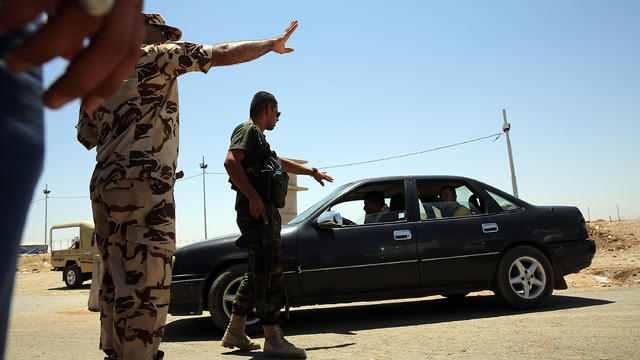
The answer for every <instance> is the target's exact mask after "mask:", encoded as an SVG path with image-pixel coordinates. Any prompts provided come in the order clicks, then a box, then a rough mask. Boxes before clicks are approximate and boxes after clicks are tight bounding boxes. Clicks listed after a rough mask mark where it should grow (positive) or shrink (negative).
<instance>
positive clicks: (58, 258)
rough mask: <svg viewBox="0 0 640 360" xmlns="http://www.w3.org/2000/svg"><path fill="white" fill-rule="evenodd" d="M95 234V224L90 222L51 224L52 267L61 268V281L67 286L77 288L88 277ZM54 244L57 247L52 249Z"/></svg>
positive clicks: (89, 275)
mask: <svg viewBox="0 0 640 360" xmlns="http://www.w3.org/2000/svg"><path fill="white" fill-rule="evenodd" d="M54 231H55V232H54ZM95 237H96V236H95V231H94V225H93V222H90V221H81V222H74V223H66V224H57V225H53V226H51V230H50V232H49V248H50V249H51V267H52V268H53V270H57V271H62V281H64V283H65V284H67V287H69V288H79V287H80V286H82V283H83V282H84V281H85V280H89V279H91V274H92V272H93V257H94V256H95V255H97V254H98V249H97V248H96V239H95ZM54 245H57V247H58V248H59V250H54ZM60 248H61V249H60Z"/></svg>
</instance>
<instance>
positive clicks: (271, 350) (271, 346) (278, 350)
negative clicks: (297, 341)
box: [262, 325, 307, 359]
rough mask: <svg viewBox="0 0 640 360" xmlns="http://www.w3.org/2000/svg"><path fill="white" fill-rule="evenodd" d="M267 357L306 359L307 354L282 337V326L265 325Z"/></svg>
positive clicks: (265, 351) (263, 327)
mask: <svg viewBox="0 0 640 360" xmlns="http://www.w3.org/2000/svg"><path fill="white" fill-rule="evenodd" d="M262 329H263V330H264V350H263V352H264V353H265V355H269V356H273V357H279V358H285V359H305V358H306V357H307V353H306V352H305V351H304V349H300V348H297V347H295V346H293V344H292V343H290V342H288V341H287V340H286V339H285V338H284V336H283V335H282V329H280V325H263V326H262Z"/></svg>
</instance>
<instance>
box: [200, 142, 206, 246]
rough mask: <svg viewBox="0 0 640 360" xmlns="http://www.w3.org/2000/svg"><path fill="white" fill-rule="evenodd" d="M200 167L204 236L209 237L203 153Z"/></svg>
mask: <svg viewBox="0 0 640 360" xmlns="http://www.w3.org/2000/svg"><path fill="white" fill-rule="evenodd" d="M200 168H201V169H202V202H203V206H204V238H205V240H206V239H207V195H206V187H205V182H204V178H205V171H204V169H206V168H207V164H205V163H204V155H202V162H201V163H200Z"/></svg>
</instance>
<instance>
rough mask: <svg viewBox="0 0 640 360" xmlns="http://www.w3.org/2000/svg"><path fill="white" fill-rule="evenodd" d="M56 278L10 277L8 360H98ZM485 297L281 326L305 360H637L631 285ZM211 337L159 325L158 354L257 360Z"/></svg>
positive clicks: (81, 308)
mask: <svg viewBox="0 0 640 360" xmlns="http://www.w3.org/2000/svg"><path fill="white" fill-rule="evenodd" d="M52 274H53V275H52ZM59 277H60V275H59V274H57V273H51V274H33V275H26V276H23V275H21V276H20V277H19V278H18V288H17V289H16V292H15V296H14V299H13V300H14V305H13V308H12V317H11V325H10V326H11V328H10V331H9V342H8V351H7V358H8V359H17V360H21V359H102V356H103V355H102V353H101V352H100V351H98V350H97V346H98V345H97V344H98V334H99V324H98V321H99V320H98V319H99V317H98V314H97V313H92V312H89V311H88V310H86V304H87V296H88V293H89V291H88V286H85V287H84V288H83V289H79V290H67V289H65V288H63V287H61V286H60V285H62V282H61V281H60V279H59ZM52 284H53V285H52ZM38 286H40V287H41V288H42V289H41V290H38V289H37V288H38ZM489 294H490V293H488V292H483V293H474V294H471V295H470V296H468V297H467V298H465V299H463V300H461V301H457V302H451V301H449V300H446V299H443V298H441V297H429V298H420V299H409V300H403V301H392V302H375V303H356V304H348V305H340V306H331V307H329V306H318V307H305V308H300V309H296V310H294V311H292V313H291V315H292V317H291V320H290V321H289V322H287V323H286V324H285V325H284V326H283V327H284V329H285V333H286V334H287V335H288V339H289V340H291V341H292V342H293V343H294V344H296V345H298V346H303V347H305V348H306V349H307V354H308V356H309V358H310V359H425V358H434V359H505V358H513V359H523V358H528V359H634V358H635V359H640V287H639V286H634V287H629V288H577V289H570V290H565V291H557V292H555V293H554V294H555V295H554V296H553V297H552V298H551V300H550V301H549V302H548V303H547V304H546V305H545V306H544V308H542V309H539V310H538V311H531V312H520V311H515V310H511V309H508V308H506V307H504V306H503V305H502V304H501V303H499V302H498V301H497V299H496V298H494V297H493V296H491V295H489ZM221 336H222V333H221V332H220V331H218V330H217V329H214V328H213V325H212V323H211V321H210V319H209V318H208V317H207V316H197V317H169V322H168V324H167V328H166V333H165V338H164V342H163V344H162V345H161V349H163V350H164V351H165V353H166V355H167V356H166V359H168V360H170V359H234V360H240V359H261V358H264V357H263V356H262V355H261V353H260V352H240V351H230V350H229V349H225V348H222V347H220V346H219V345H218V341H219V340H220V338H221ZM260 342H262V341H261V340H260Z"/></svg>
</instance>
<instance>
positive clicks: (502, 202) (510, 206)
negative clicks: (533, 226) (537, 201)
mask: <svg viewBox="0 0 640 360" xmlns="http://www.w3.org/2000/svg"><path fill="white" fill-rule="evenodd" d="M486 191H487V194H489V196H491V197H492V198H493V200H495V201H496V202H497V203H498V205H499V206H500V208H501V209H502V210H503V211H513V210H520V208H521V207H520V205H517V204H514V203H512V202H511V201H509V200H507V199H505V198H503V197H502V196H500V195H498V194H495V193H493V192H491V191H489V190H486Z"/></svg>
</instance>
